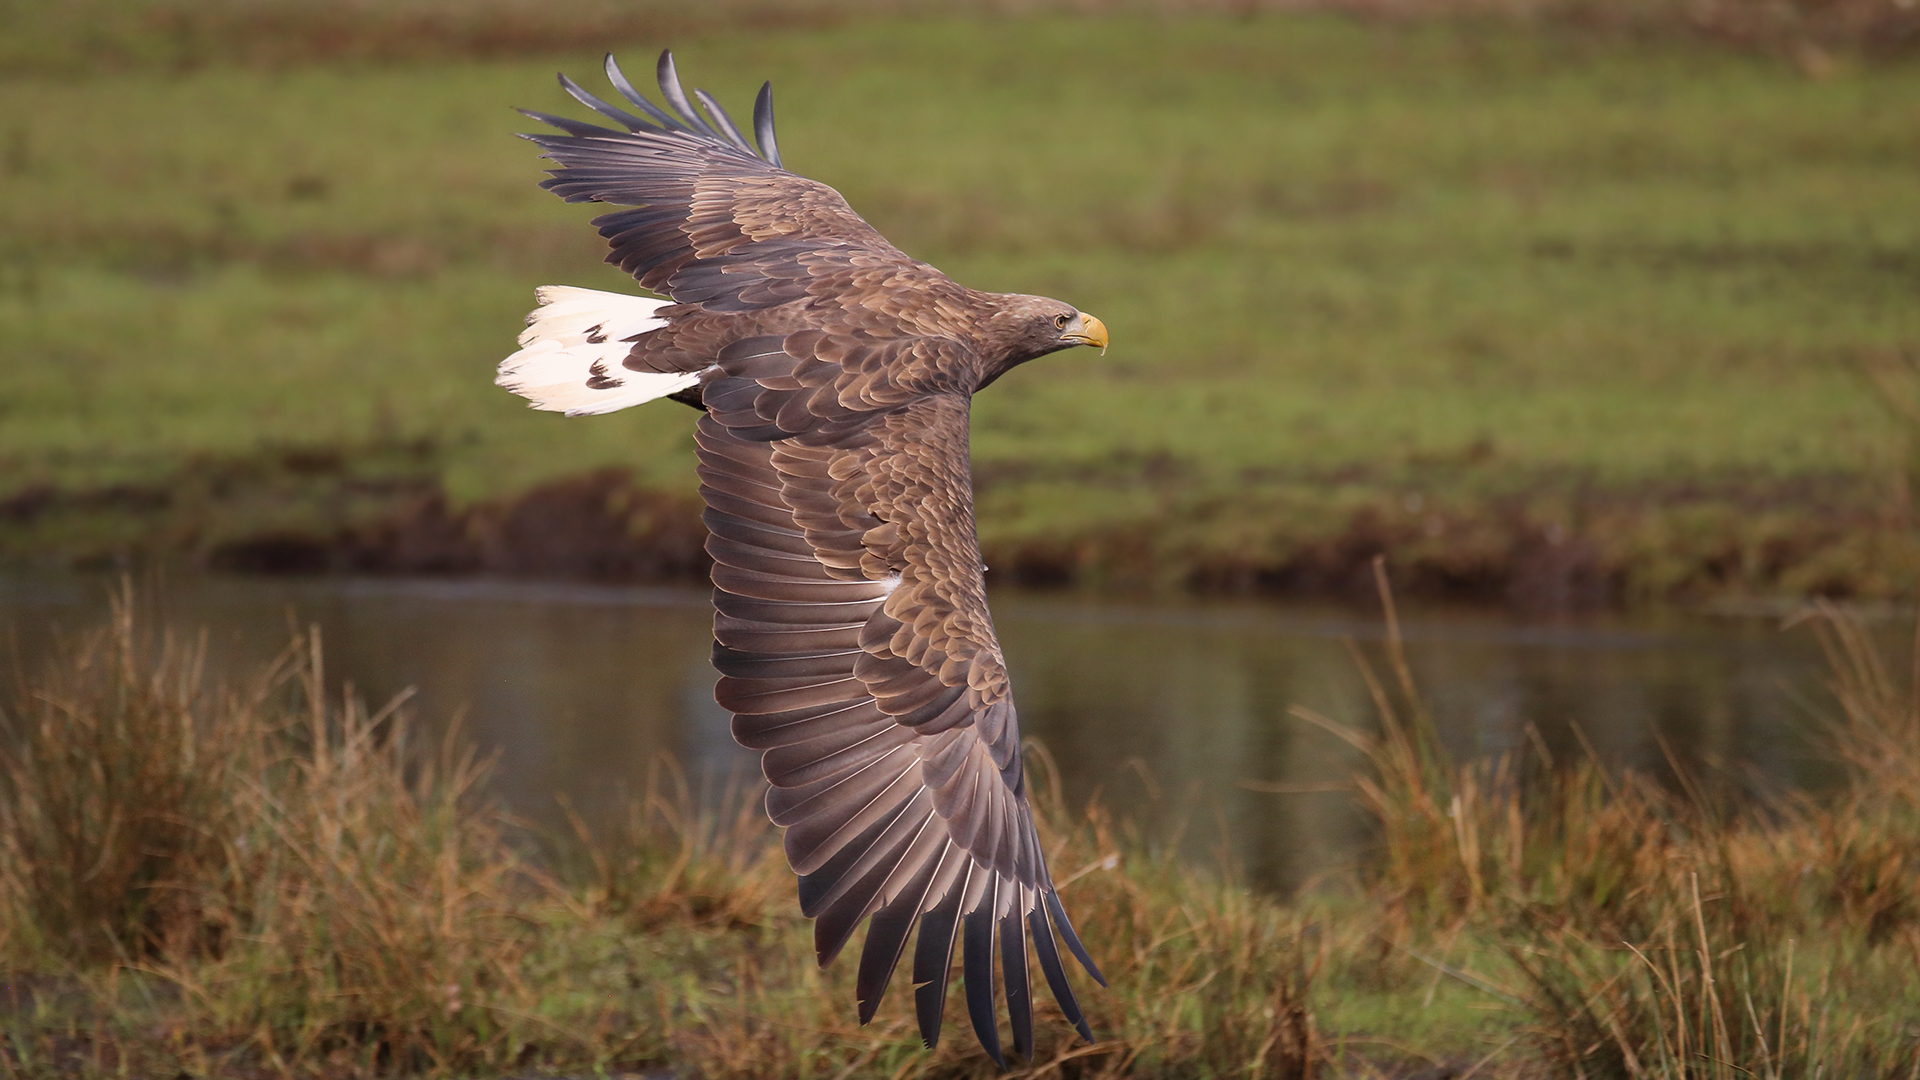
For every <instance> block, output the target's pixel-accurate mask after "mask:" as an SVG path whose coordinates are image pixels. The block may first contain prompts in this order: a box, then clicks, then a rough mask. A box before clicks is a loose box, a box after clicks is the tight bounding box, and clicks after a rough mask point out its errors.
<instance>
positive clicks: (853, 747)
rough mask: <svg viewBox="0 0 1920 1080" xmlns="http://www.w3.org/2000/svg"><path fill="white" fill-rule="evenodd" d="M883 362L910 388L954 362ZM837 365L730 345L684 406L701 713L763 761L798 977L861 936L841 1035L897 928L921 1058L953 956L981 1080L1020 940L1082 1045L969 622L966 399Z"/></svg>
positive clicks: (975, 610)
mask: <svg viewBox="0 0 1920 1080" xmlns="http://www.w3.org/2000/svg"><path fill="white" fill-rule="evenodd" d="M887 344H891V345H893V346H895V348H894V349H893V350H892V353H891V355H894V356H895V357H896V360H897V358H898V356H899V355H900V354H902V353H904V354H906V355H908V356H917V357H919V358H920V359H921V361H922V364H923V366H924V367H927V368H932V369H938V368H940V367H941V366H942V365H941V364H939V363H937V362H936V360H935V359H934V358H935V357H937V355H938V354H940V353H942V352H945V351H951V350H954V349H959V348H962V347H961V346H959V345H958V343H956V342H952V341H950V340H940V339H925V338H922V339H909V340H907V341H905V342H904V343H902V342H899V341H896V342H892V343H887ZM845 352H846V348H845V342H844V341H836V340H835V339H833V338H829V337H825V336H823V335H822V334H821V333H819V332H817V331H803V332H801V333H798V334H793V335H789V336H788V337H786V338H785V339H781V338H758V339H749V340H748V341H744V342H740V343H738V344H737V345H736V346H734V347H731V348H729V349H728V350H726V351H724V352H723V353H722V354H721V357H720V362H721V367H722V369H723V371H725V372H726V375H727V377H726V378H723V379H720V380H717V381H715V382H713V383H710V384H709V385H708V386H707V388H706V394H705V399H706V403H707V406H708V409H709V412H708V414H707V415H706V416H704V417H702V418H701V421H700V424H699V427H698V431H697V440H698V443H699V451H700V479H701V492H702V494H703V496H704V497H705V498H706V502H707V512H706V521H707V526H708V528H709V530H710V532H711V534H712V535H711V537H710V539H709V541H708V547H707V550H708V551H709V552H710V553H711V554H712V555H713V558H714V563H715V565H714V570H713V580H714V585H715V592H714V604H715V607H716V608H717V612H716V615H715V619H714V638H715V646H714V664H715V666H716V667H718V668H719V669H720V671H721V675H722V677H721V679H720V685H719V689H718V691H717V695H718V697H719V699H720V701H721V703H722V704H723V705H725V706H726V707H727V708H728V709H730V710H732V712H733V713H734V725H733V730H734V735H735V737H736V738H737V739H739V741H740V742H741V743H742V744H744V745H746V746H748V747H751V748H754V749H758V750H763V751H765V755H764V757H763V760H762V763H763V766H764V768H765V770H766V774H767V779H768V780H769V781H770V782H771V783H772V785H773V787H772V789H771V790H770V791H769V792H768V796H767V808H768V811H769V812H770V814H771V815H772V817H773V819H774V821H775V822H776V823H777V824H780V825H782V826H785V827H786V838H785V842H786V851H787V857H788V860H789V861H790V862H791V863H792V865H793V868H794V870H795V871H797V872H798V873H799V874H800V875H801V879H800V899H801V909H802V911H803V912H804V913H805V914H806V915H808V916H810V917H813V918H815V919H817V922H816V923H815V927H814V940H815V945H816V948H817V950H818V953H819V957H820V961H821V962H822V963H823V964H824V963H825V962H827V961H828V960H829V959H831V958H832V957H833V956H834V955H835V954H836V953H837V952H838V951H839V950H840V948H841V947H842V946H843V945H844V944H845V943H846V941H847V940H848V938H849V937H850V936H851V935H852V933H853V931H854V929H855V928H856V927H857V926H858V925H859V923H860V922H861V921H862V920H863V919H866V918H868V917H869V916H871V917H872V922H871V924H870V926H869V929H868V932H867V939H866V945H865V947H864V948H863V950H862V952H861V957H860V967H859V974H858V981H857V987H858V995H859V1000H860V1019H861V1021H862V1022H863V1023H864V1022H865V1021H867V1020H868V1019H870V1018H871V1017H872V1015H873V1012H874V1010H875V1008H877V1007H878V1005H879V1003H880V998H881V995H882V994H883V993H884V991H885V989H886V986H887V982H888V980H889V979H890V978H891V976H892V972H893V968H894V966H895V964H896V963H897V962H898V960H899V958H900V956H901V954H902V953H903V951H904V950H905V948H906V943H907V939H908V938H909V936H910V935H911V934H912V932H913V929H914V926H915V925H916V923H918V924H919V925H920V926H921V929H920V936H919V940H918V945H917V946H916V948H915V951H914V961H913V980H914V983H915V984H916V986H917V989H916V991H915V999H916V1011H917V1012H918V1015H919V1020H920V1032H921V1035H922V1037H923V1038H924V1039H925V1040H926V1042H927V1044H928V1045H929V1046H931V1045H932V1044H933V1043H934V1041H935V1040H936V1039H937V1038H938V1036H939V1031H940V1020H941V1015H942V1012H943V1010H944V1007H945V998H946V989H947V974H948V967H949V964H950V963H951V960H952V954H953V946H954V942H955V940H956V938H957V937H961V938H963V939H964V946H963V949H962V954H963V959H962V971H963V975H964V982H965V986H966V992H967V1011H968V1013H969V1015H970V1016H971V1018H972V1021H973V1026H974V1030H975V1032H976V1033H977V1034H978V1035H979V1037H980V1040H981V1042H982V1044H983V1045H984V1046H986V1048H987V1050H988V1052H989V1053H990V1054H992V1055H993V1057H994V1058H995V1060H996V1061H998V1060H1000V1052H999V1038H998V1034H997V1028H996V1021H995V1015H994V1007H993V1000H992V987H993V963H994V961H993V949H994V942H995V939H996V937H997V938H998V940H999V951H1000V958H1001V963H1002V964H1003V966H1004V975H1005V986H1006V996H1007V1007H1008V1012H1009V1014H1010V1018H1011V1020H1012V1023H1013V1038H1014V1047H1015V1049H1016V1050H1017V1051H1018V1052H1020V1053H1022V1054H1029V1053H1030V1051H1031V1047H1032V1004H1031V996H1030V992H1029V986H1028V972H1027V944H1026V942H1027V935H1028V932H1029V931H1031V933H1032V936H1033V943H1034V951H1035V955H1036V956H1037V957H1038V959H1039V961H1040V967H1041V970H1042V972H1043V973H1044V974H1045V976H1046V979H1047V982H1048V984H1049V985H1050V986H1051V987H1052V989H1053V993H1054V996H1055V998H1056V999H1057V1000H1058V1001H1059V1002H1060V1006H1061V1008H1062V1010H1063V1011H1064V1012H1065V1013H1066V1015H1067V1017H1068V1019H1069V1020H1071V1021H1072V1022H1073V1023H1074V1024H1075V1025H1076V1026H1077V1027H1078V1028H1079V1030H1080V1033H1081V1034H1082V1035H1083V1036H1086V1037H1088V1038H1089V1039H1091V1034H1090V1032H1089V1030H1088V1028H1087V1025H1086V1021H1085V1019H1084V1018H1083V1017H1082V1015H1081V1012H1080V1008H1079V1005H1078V1004H1077V1003H1076V1001H1075V1000H1074V996H1073V991H1072V989H1071V987H1070V986H1069V985H1068V983H1067V978H1066V971H1065V969H1064V967H1062V965H1061V962H1060V955H1059V953H1058V951H1057V950H1056V948H1055V946H1054V938H1053V935H1054V933H1055V932H1058V933H1059V934H1060V936H1061V937H1062V939H1064V940H1065V941H1066V943H1067V945H1068V947H1069V948H1070V949H1071V950H1072V951H1073V953H1074V955H1075V956H1076V957H1078V958H1079V960H1080V962H1081V963H1082V964H1084V965H1086V967H1087V970H1088V971H1089V972H1092V973H1093V975H1094V977H1095V978H1096V979H1099V978H1100V976H1099V972H1098V971H1097V969H1095V967H1094V965H1093V963H1092V961H1091V959H1089V958H1088V956H1087V954H1086V950H1085V949H1084V948H1083V947H1082V946H1081V944H1080V941H1079V939H1078V938H1077V937H1076V936H1075V934H1074V932H1073V928H1072V926H1071V925H1070V924H1069V923H1068V921H1067V917H1066V912H1065V910H1064V909H1063V908H1062V907H1061V904H1060V900H1059V897H1058V895H1057V894H1056V893H1055V891H1054V887H1053V883H1052V881H1051V880H1050V879H1049V877H1048V876H1047V868H1046V863H1045V859H1044V856H1043V854H1042V852H1041V848H1040V843H1039V838H1038V836H1037V834H1036V833H1035V831H1034V826H1033V816H1032V813H1031V811H1030V810H1029V808H1028V805H1027V799H1026V784H1025V779H1024V777H1023V775H1022V772H1021V763H1020V749H1019V741H1020V736H1019V726H1018V724H1017V722H1016V720H1015V716H1014V708H1013V701H1012V698H1011V697H1010V696H1009V693H1008V687H1007V677H1006V668H1005V666H1004V664H1003V663H1002V661H1001V656H1000V647H999V643H998V642H997V641H996V640H995V637H994V633H993V625H992V622H991V619H990V618H989V616H988V613H987V606H986V597H985V592H984V586H983V581H982V576H981V566H980V553H979V547H978V545H977V543H976V541H975V537H974V527H973V499H972V488H971V484H970V482H969V479H968V455H967V415H968V404H969V403H968V397H967V395H966V394H964V393H949V392H932V393H921V394H913V393H911V392H910V391H908V390H905V389H902V388H901V387H900V385H899V383H897V382H895V383H882V384H879V385H878V386H876V385H875V384H873V383H872V382H870V381H862V380H861V378H860V377H859V376H860V368H861V366H860V365H859V364H857V363H851V362H842V363H828V362H825V361H823V360H822V359H821V358H822V356H823V355H825V356H837V355H843V354H844V353H845ZM892 367H894V368H895V369H897V370H902V371H904V370H910V368H911V365H909V364H905V363H896V364H894V365H892ZM901 377H902V378H905V376H901Z"/></svg>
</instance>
